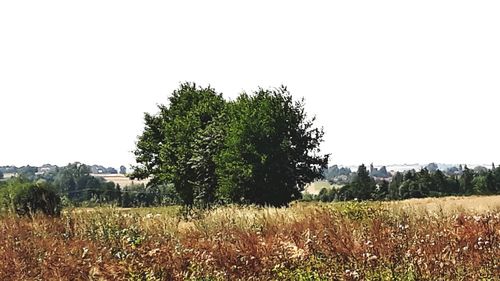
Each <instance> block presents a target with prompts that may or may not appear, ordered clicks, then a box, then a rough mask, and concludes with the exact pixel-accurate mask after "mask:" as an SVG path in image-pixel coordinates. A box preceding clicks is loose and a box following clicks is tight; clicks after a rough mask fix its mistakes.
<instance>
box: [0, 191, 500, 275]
mask: <svg viewBox="0 0 500 281" xmlns="http://www.w3.org/2000/svg"><path fill="white" fill-rule="evenodd" d="M478 205H483V206H478ZM179 210H180V208H178V207H164V208H141V209H115V208H96V209H73V210H66V211H65V212H64V214H63V215H62V217H60V218H44V217H35V218H34V219H29V218H18V217H14V216H8V215H5V216H3V217H2V216H0V237H2V239H1V240H0V259H2V263H0V280H498V278H497V277H498V276H500V267H499V264H500V196H490V197H469V198H456V197H448V198H440V199H421V200H417V199H413V200H407V201H400V202H388V203H377V202H373V203H353V202H351V203H325V204H321V203H295V204H293V205H292V206H291V207H289V208H259V207H238V206H228V207H221V208H217V209H214V210H211V211H206V212H199V213H196V214H194V215H193V216H192V217H191V218H190V219H187V220H186V219H184V218H183V216H181V215H180V213H179Z"/></svg>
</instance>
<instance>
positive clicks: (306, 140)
mask: <svg viewBox="0 0 500 281" xmlns="http://www.w3.org/2000/svg"><path fill="white" fill-rule="evenodd" d="M227 116H228V124H227V126H226V138H225V140H224V146H223V148H222V151H221V153H220V154H219V156H218V157H217V166H218V170H217V174H218V176H219V181H220V189H219V194H220V196H221V197H222V198H224V199H225V200H227V201H231V202H236V203H253V204H258V205H265V204H269V205H273V206H280V205H286V204H288V203H289V202H290V201H292V200H294V199H299V198H301V191H303V190H304V187H305V185H306V184H307V183H309V182H311V181H313V180H315V179H320V178H322V176H323V175H322V171H323V170H324V169H325V168H326V166H327V162H328V155H319V145H320V143H321V142H322V140H323V135H324V133H323V130H322V129H317V128H314V127H313V122H314V118H313V119H308V118H307V115H306V113H305V111H304V104H303V101H298V102H297V101H293V99H292V96H291V94H290V93H289V91H288V90H287V89H286V88H285V87H281V88H278V89H274V90H263V89H260V90H259V91H257V92H255V93H254V94H253V95H247V94H242V95H240V96H239V97H238V99H237V100H236V101H235V102H232V103H230V104H229V106H228V107H227Z"/></svg>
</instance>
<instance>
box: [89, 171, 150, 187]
mask: <svg viewBox="0 0 500 281" xmlns="http://www.w3.org/2000/svg"><path fill="white" fill-rule="evenodd" d="M91 176H94V177H99V178H103V179H105V180H106V181H109V182H113V183H115V184H119V185H120V186H121V187H126V186H130V185H133V184H147V183H148V180H131V179H130V178H129V177H127V176H126V175H122V174H91Z"/></svg>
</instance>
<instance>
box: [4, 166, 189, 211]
mask: <svg viewBox="0 0 500 281" xmlns="http://www.w3.org/2000/svg"><path fill="white" fill-rule="evenodd" d="M52 167H53V168H52V169H48V170H46V171H44V172H43V173H41V172H38V171H39V168H37V167H31V166H26V167H21V168H17V167H16V168H14V167H12V166H10V167H9V170H8V171H9V172H10V173H12V172H15V173H16V175H17V176H15V177H12V178H9V179H2V180H0V210H3V211H8V212H16V213H18V214H29V213H33V212H37V211H40V212H43V213H45V214H48V215H56V214H58V213H59V212H60V209H61V208H62V206H65V205H66V206H95V205H103V204H105V205H115V206H120V207H139V206H159V205H171V204H179V202H180V200H179V198H178V196H177V194H176V193H175V191H174V190H173V187H172V186H171V185H169V186H158V185H151V186H145V185H144V184H132V185H130V186H126V187H124V188H121V187H120V186H119V185H118V184H115V183H113V182H108V181H105V180H104V179H103V178H101V177H95V176H92V175H91V172H92V166H88V165H85V164H81V163H72V164H68V165H67V166H65V167H57V166H52ZM122 170H123V169H122ZM0 172H1V171H0ZM2 174H3V173H2ZM0 179H1V178H0Z"/></svg>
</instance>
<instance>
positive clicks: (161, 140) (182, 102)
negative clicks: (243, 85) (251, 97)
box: [132, 83, 225, 205]
mask: <svg viewBox="0 0 500 281" xmlns="http://www.w3.org/2000/svg"><path fill="white" fill-rule="evenodd" d="M168 101H169V103H168V104H167V105H159V106H158V107H159V113H158V114H155V115H151V114H148V113H146V114H145V118H144V119H145V129H144V132H143V134H142V135H141V136H139V140H138V142H137V148H136V150H135V151H134V153H135V156H136V162H137V163H138V165H137V166H136V167H134V172H133V174H132V177H133V178H139V179H145V178H150V179H151V181H150V184H151V185H166V184H169V183H171V184H173V185H174V187H175V190H176V191H177V193H178V194H179V196H180V198H181V200H182V201H183V203H184V204H186V205H192V204H193V203H196V202H195V201H196V199H200V200H201V201H206V200H209V201H213V200H214V198H215V195H214V194H215V189H216V185H217V181H216V176H215V171H214V170H213V168H211V167H209V166H210V165H211V163H212V162H213V158H214V157H215V155H216V154H217V152H218V151H217V150H211V151H210V153H209V154H208V155H206V154H203V155H201V154H202V153H201V151H203V150H204V149H205V148H207V147H208V145H207V146H203V141H204V138H206V137H210V136H207V134H208V133H207V131H209V130H211V124H212V123H214V122H215V121H216V120H217V118H219V116H221V113H222V110H223V109H224V106H225V101H224V99H223V98H222V95H221V94H218V93H216V92H215V90H214V89H212V88H211V87H207V88H202V87H198V86H196V85H195V84H192V83H184V84H181V86H180V88H179V89H177V90H175V91H174V92H173V94H172V95H171V96H170V98H169V100H168ZM206 162H209V163H208V164H207V163H206ZM207 170H208V171H207ZM207 185H208V186H207ZM200 186H202V187H203V188H200ZM206 192H209V193H210V194H206ZM203 203H211V202H203Z"/></svg>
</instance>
